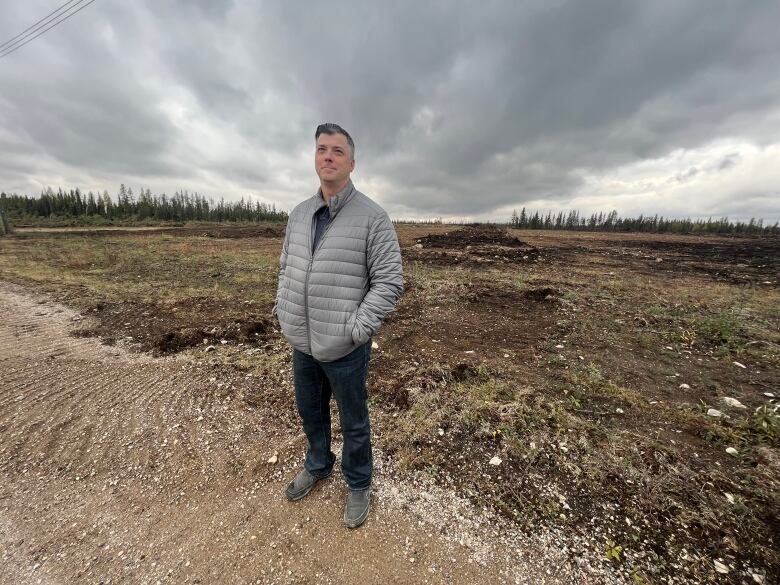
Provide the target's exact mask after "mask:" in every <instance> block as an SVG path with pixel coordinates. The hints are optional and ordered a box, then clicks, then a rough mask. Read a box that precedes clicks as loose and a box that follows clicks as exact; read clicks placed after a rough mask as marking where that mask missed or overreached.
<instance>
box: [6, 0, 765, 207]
mask: <svg viewBox="0 0 780 585" xmlns="http://www.w3.org/2000/svg"><path fill="white" fill-rule="evenodd" d="M62 3H63V0H25V1H20V0H0V14H1V15H2V19H0V42H4V41H5V40H7V39H10V38H11V37H13V36H15V35H16V34H18V33H20V32H22V31H23V30H24V29H25V28H27V27H28V26H30V25H31V24H33V23H34V22H35V21H37V20H39V19H40V18H42V17H44V16H46V15H47V14H48V13H49V12H51V11H52V10H54V9H56V8H57V7H59V6H60V5H61V4H62ZM75 4H78V2H76V3H74V5H75ZM779 22H780V2H777V1H776V0H748V1H737V0H701V1H694V0H687V1H679V0H669V1H664V0H661V1H658V0H654V1H653V2H626V1H623V0H614V1H605V0H588V1H582V0H572V1H570V2H565V1H556V0H544V1H539V2H515V1H513V0H512V1H510V0H507V1H504V2H491V1H489V0H487V1H483V2H479V3H477V2H454V1H429V2H424V1H423V2H421V1H395V2H358V1H357V0H354V1H350V2H339V1H333V0H331V1H329V2H305V3H302V2H281V1H276V2H259V1H249V0H245V1H242V0H234V1H230V0H197V1H196V0H155V1H152V0H133V1H132V2H127V1H120V0H97V1H96V2H94V3H93V4H91V5H90V6H87V7H86V8H85V9H84V10H82V11H81V12H80V13H78V14H76V15H75V16H73V17H72V18H71V19H69V20H68V21H66V22H64V23H63V24H61V25H59V26H57V27H55V28H53V29H52V30H50V31H49V32H47V33H46V34H44V35H43V36H41V37H40V38H38V39H36V40H34V41H32V42H31V43H29V44H28V45H26V46H24V47H22V48H21V49H19V50H18V51H16V52H14V53H11V54H9V55H7V56H5V57H0V190H3V191H6V192H16V193H26V194H30V195H35V194H38V193H39V192H40V191H41V190H42V189H43V188H45V187H46V186H51V187H53V188H55V189H56V188H57V187H63V188H75V187H80V188H81V189H82V190H89V189H92V190H99V191H102V190H103V189H108V191H109V192H110V193H112V194H115V193H116V191H117V190H118V187H119V184H120V183H125V184H126V185H129V186H131V187H132V188H133V189H134V191H136V192H137V191H138V190H139V189H140V188H149V189H151V190H152V191H153V192H155V193H161V192H167V193H169V194H170V193H173V192H174V191H176V190H181V189H188V190H189V191H198V192H200V193H202V194H205V195H209V196H214V197H219V196H225V198H229V199H232V198H236V199H237V198H240V197H242V196H249V195H251V196H252V197H254V198H255V199H258V200H262V201H267V202H275V203H276V204H277V206H278V207H281V208H283V209H290V208H292V207H293V206H294V205H295V204H296V203H297V202H298V201H300V200H302V199H303V198H305V197H307V196H309V195H311V194H312V193H314V192H315V191H316V189H317V187H318V183H317V177H316V175H315V174H314V167H313V155H314V148H313V146H314V136H313V134H314V129H315V127H316V125H317V124H318V123H320V122H322V121H332V122H337V123H340V124H341V125H342V126H344V127H345V128H346V129H347V130H349V131H350V133H351V134H352V135H353V137H354V138H355V142H356V144H357V152H356V159H357V166H356V170H355V173H354V174H353V179H354V182H355V184H356V186H357V187H358V188H359V189H360V190H361V191H363V192H365V193H366V194H368V195H369V196H371V197H373V198H375V199H376V200H378V201H379V202H380V203H381V204H382V205H383V206H384V207H385V208H386V209H387V210H388V212H389V213H390V214H391V215H392V216H393V217H396V218H433V217H442V218H445V219H446V218H459V219H463V218H469V219H474V220H484V219H494V220H506V219H508V218H509V216H510V214H511V212H512V209H518V210H519V209H520V207H522V206H526V207H527V208H531V209H539V210H542V211H544V210H548V209H551V210H555V211H558V210H568V209H579V210H581V211H583V212H586V213H590V212H592V211H594V210H610V209H617V210H618V212H619V213H620V214H621V215H637V214H639V213H652V214H654V213H660V214H663V215H667V216H691V217H699V216H704V217H706V216H709V215H712V216H721V215H728V216H729V217H731V218H749V217H751V216H755V217H763V218H766V219H767V220H770V221H771V222H774V221H777V220H780V34H778V32H777V25H778V23H779ZM0 54H2V53H0Z"/></svg>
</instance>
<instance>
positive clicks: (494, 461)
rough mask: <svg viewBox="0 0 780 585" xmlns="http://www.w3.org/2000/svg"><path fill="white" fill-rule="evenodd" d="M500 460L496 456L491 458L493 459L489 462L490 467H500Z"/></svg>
mask: <svg viewBox="0 0 780 585" xmlns="http://www.w3.org/2000/svg"><path fill="white" fill-rule="evenodd" d="M501 462H502V459H501V457H499V456H498V455H496V456H495V457H493V459H491V460H490V465H501Z"/></svg>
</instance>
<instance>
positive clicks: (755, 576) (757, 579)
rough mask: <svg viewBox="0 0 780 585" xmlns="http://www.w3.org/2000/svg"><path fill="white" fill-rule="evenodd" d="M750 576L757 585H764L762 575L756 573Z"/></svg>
mask: <svg viewBox="0 0 780 585" xmlns="http://www.w3.org/2000/svg"><path fill="white" fill-rule="evenodd" d="M750 576H751V577H753V581H755V582H756V583H758V584H759V585H764V576H763V575H759V574H758V573H750Z"/></svg>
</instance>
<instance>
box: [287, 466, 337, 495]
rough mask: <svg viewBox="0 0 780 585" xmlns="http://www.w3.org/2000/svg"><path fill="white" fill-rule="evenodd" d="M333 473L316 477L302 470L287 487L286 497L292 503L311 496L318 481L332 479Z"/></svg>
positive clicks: (331, 471)
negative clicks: (312, 489)
mask: <svg viewBox="0 0 780 585" xmlns="http://www.w3.org/2000/svg"><path fill="white" fill-rule="evenodd" d="M331 473H333V470H332V469H331V470H330V473H329V474H328V475H323V476H322V477H315V476H313V475H312V474H311V473H309V472H308V471H306V470H305V469H301V471H300V472H299V473H298V475H296V476H295V479H294V480H292V481H291V482H290V485H288V486H287V489H286V490H284V495H285V496H287V499H288V500H290V501H291V502H294V501H296V500H300V499H301V498H305V497H306V496H307V495H309V492H310V491H311V488H313V487H314V485H315V484H316V483H317V482H318V481H320V480H321V479H325V478H327V477H330V474H331Z"/></svg>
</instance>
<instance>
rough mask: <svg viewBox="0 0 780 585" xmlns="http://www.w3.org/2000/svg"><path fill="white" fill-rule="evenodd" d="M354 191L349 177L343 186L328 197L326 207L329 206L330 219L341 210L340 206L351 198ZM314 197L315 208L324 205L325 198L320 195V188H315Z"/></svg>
mask: <svg viewBox="0 0 780 585" xmlns="http://www.w3.org/2000/svg"><path fill="white" fill-rule="evenodd" d="M354 192H355V186H354V185H353V184H352V179H349V180H348V181H347V184H346V185H344V188H343V189H342V190H341V191H339V192H338V193H336V194H335V195H334V196H333V197H331V198H330V203H329V204H328V207H329V208H330V219H331V220H332V219H333V218H335V217H336V214H337V213H338V212H339V210H341V208H343V207H344V206H345V205H346V204H347V202H349V200H350V199H352V194H353V193H354ZM314 199H315V200H316V202H317V209H320V208H321V207H322V206H323V205H326V203H325V198H324V197H323V196H322V189H318V190H317V194H316V195H315V196H314Z"/></svg>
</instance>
